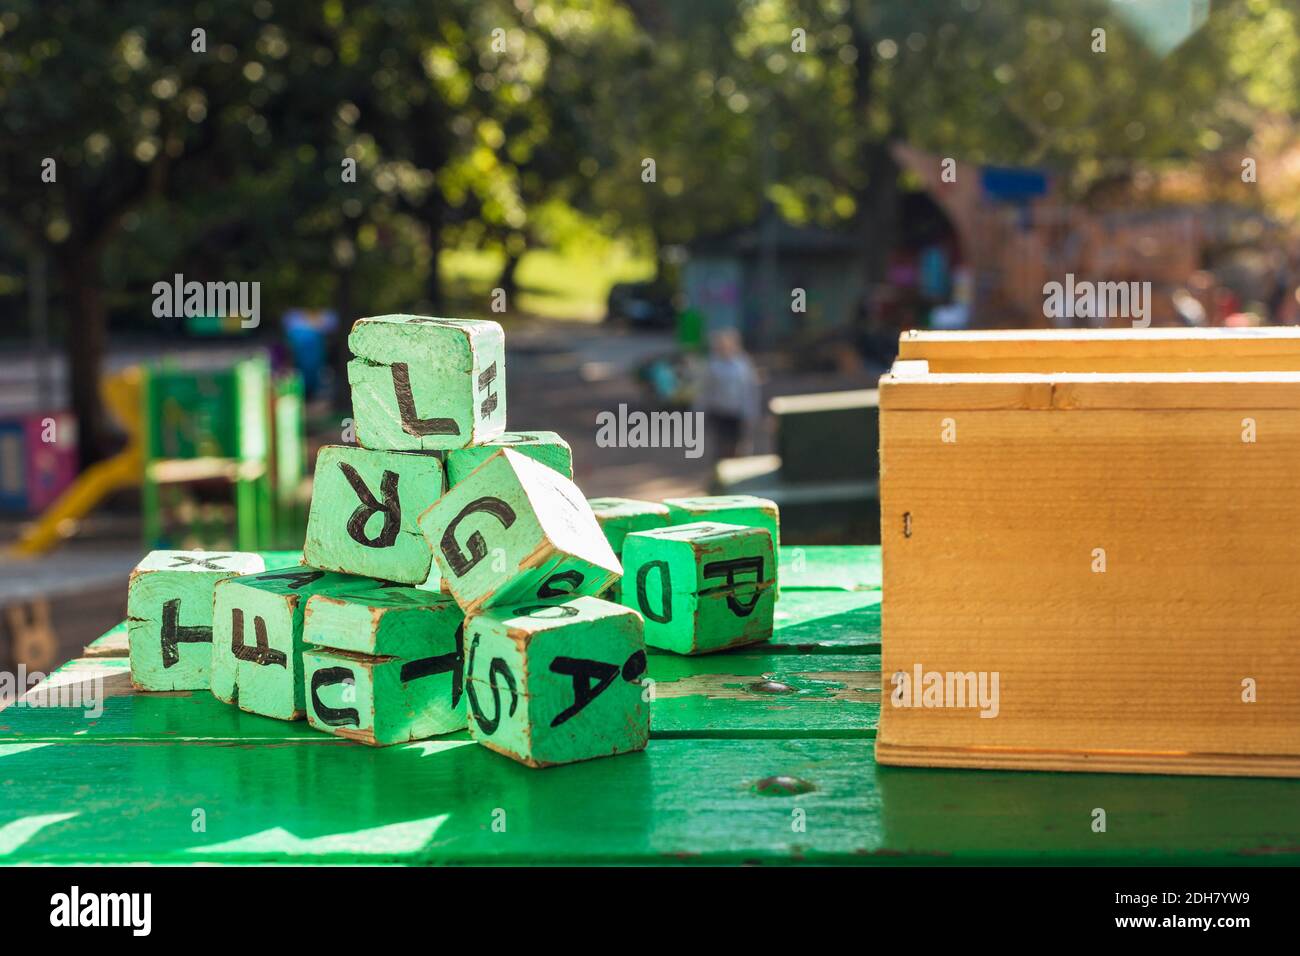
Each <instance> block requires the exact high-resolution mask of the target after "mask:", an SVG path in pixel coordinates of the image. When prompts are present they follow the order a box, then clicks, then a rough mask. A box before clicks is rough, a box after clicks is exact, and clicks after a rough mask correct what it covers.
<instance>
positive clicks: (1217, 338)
mask: <svg viewBox="0 0 1300 956" xmlns="http://www.w3.org/2000/svg"><path fill="white" fill-rule="evenodd" d="M1065 354H1068V355H1069V356H1071V357H1089V356H1126V357H1132V356H1152V357H1161V356H1168V357H1175V356H1187V355H1197V356H1201V355H1204V356H1216V355H1218V356H1229V355H1274V354H1281V355H1292V354H1300V326H1266V327H1258V328H1240V329H1238V328H1231V329H1230V328H1209V329H1191V328H1170V329H1166V328H1156V329H1150V328H1148V329H1134V328H1124V329H983V330H974V331H953V332H932V331H925V330H920V329H910V330H908V331H905V332H903V333H902V334H901V335H900V336H899V350H898V355H899V358H903V359H926V358H941V357H956V356H960V357H963V358H1022V357H1038V358H1043V357H1049V356H1057V355H1065Z"/></svg>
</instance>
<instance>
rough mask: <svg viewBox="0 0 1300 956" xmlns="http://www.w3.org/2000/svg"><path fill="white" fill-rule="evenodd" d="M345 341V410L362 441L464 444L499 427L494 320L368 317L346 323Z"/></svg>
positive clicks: (502, 422)
mask: <svg viewBox="0 0 1300 956" xmlns="http://www.w3.org/2000/svg"><path fill="white" fill-rule="evenodd" d="M348 348H349V349H351V350H352V354H353V355H354V356H356V357H355V358H354V359H352V361H350V362H349V363H348V382H349V384H350V385H351V387H352V415H353V418H354V419H355V423H356V434H357V441H358V442H359V443H360V444H362V445H364V446H365V447H366V448H376V449H395V450H403V451H439V450H445V449H450V448H464V447H465V446H466V445H479V444H483V443H484V442H488V441H491V440H492V439H494V438H496V437H497V436H499V435H500V434H501V433H502V432H504V431H505V428H506V365H505V359H506V355H505V334H504V333H503V332H502V330H501V326H500V325H498V324H497V323H496V322H488V321H480V320H476V319H439V318H432V317H429V316H419V315H380V316H374V317H371V318H365V319H358V320H357V321H356V322H355V323H354V324H353V326H352V331H351V333H350V334H349V336H348Z"/></svg>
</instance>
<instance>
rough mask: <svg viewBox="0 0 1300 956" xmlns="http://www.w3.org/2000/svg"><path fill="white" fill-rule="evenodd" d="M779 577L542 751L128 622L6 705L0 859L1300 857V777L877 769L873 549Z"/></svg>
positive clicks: (1243, 860)
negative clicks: (744, 614) (280, 709)
mask: <svg viewBox="0 0 1300 956" xmlns="http://www.w3.org/2000/svg"><path fill="white" fill-rule="evenodd" d="M276 558H277V559H278V558H279V556H276ZM272 563H273V562H272V558H271V557H269V556H268V566H271V565H272ZM275 563H276V564H278V563H279V560H276V562H275ZM780 577H781V583H782V594H781V600H780V602H779V603H778V605H777V611H776V621H775V628H776V630H775V635H774V638H773V640H772V641H770V642H768V643H766V644H762V645H757V646H755V647H751V648H745V649H742V650H739V651H729V652H726V653H722V654H710V655H705V656H701V657H679V656H677V655H672V654H660V653H653V652H652V653H650V654H649V655H648V667H649V670H648V676H649V677H650V678H651V679H652V680H654V682H655V683H654V689H655V696H654V700H653V701H652V703H651V705H650V709H651V725H650V726H651V730H650V743H649V746H648V747H647V748H646V749H645V750H644V751H642V752H638V753H632V754H626V755H623V756H620V757H617V758H615V759H613V760H590V761H584V762H582V763H575V764H571V765H567V766H563V767H555V768H552V769H549V770H547V771H545V772H543V773H538V772H536V771H533V770H530V769H528V768H527V767H523V766H520V765H518V764H516V763H514V762H512V761H509V760H502V759H501V758H500V757H498V756H496V755H495V754H492V753H488V752H487V751H486V749H485V748H483V747H480V746H476V745H474V744H473V742H472V741H471V740H470V739H469V735H468V734H467V733H464V732H461V733H457V734H453V735H451V736H450V737H447V738H439V739H436V740H423V741H416V742H414V743H410V744H406V745H398V746H395V747H386V748H382V749H374V748H370V747H361V746H357V745H356V744H353V743H351V742H349V741H347V740H344V739H342V738H339V737H335V736H330V735H327V734H322V733H319V732H317V731H316V730H313V729H312V728H311V727H309V726H308V725H307V724H306V723H305V722H303V721H298V722H296V723H294V722H286V721H280V720H272V719H269V718H266V717H261V716H258V715H256V714H249V713H245V712H243V711H241V710H238V709H236V708H233V707H229V706H227V705H225V704H223V703H221V702H220V701H218V700H216V699H215V698H213V697H212V696H211V695H210V694H208V693H207V692H205V691H195V692H193V693H184V692H178V693H175V694H161V695H159V694H152V695H151V694H137V693H134V692H133V689H132V688H131V684H130V676H129V672H128V662H127V659H126V657H125V656H124V655H125V648H124V647H123V646H122V645H121V642H120V631H118V632H117V633H110V634H109V635H106V636H105V638H103V639H101V641H102V642H103V643H104V645H105V646H104V648H103V650H102V653H103V654H116V655H117V656H93V657H86V658H82V659H79V660H76V661H73V662H71V663H69V664H66V665H64V667H63V668H61V669H60V670H59V671H58V672H57V675H56V676H57V679H58V683H59V685H60V686H61V687H63V688H65V689H69V688H72V687H75V686H78V683H80V684H83V685H84V684H91V685H93V684H94V682H95V681H96V680H98V681H99V682H100V684H101V686H102V690H103V697H104V699H103V700H102V702H101V705H100V707H99V708H92V709H86V708H83V707H78V706H44V707H27V706H10V707H9V708H7V709H6V710H4V711H0V779H3V780H4V781H5V786H4V799H3V801H0V863H9V864H60V863H63V864H93V863H160V864H186V863H229V864H247V863H259V862H266V863H308V864H310V863H398V864H507V865H527V864H531V863H608V864H661V863H671V864H682V863H686V864H690V863H702V864H744V863H753V864H765V865H787V864H799V863H816V864H849V865H863V864H876V865H879V864H887V865H895V864H918V863H925V864H989V863H1015V864H1060V863H1073V864H1142V865H1162V864H1163V865H1178V864H1218V865H1229V866H1249V865H1265V866H1268V865H1273V866H1277V865H1288V866H1295V865H1297V864H1300V780H1269V779H1258V778H1256V779H1247V778H1227V777H1169V776H1148V775H1132V774H1087V773H1071V774H1065V773H1040V772H1021V773H1012V772H1002V771H979V770H928V769H922V768H912V767H879V766H877V765H876V763H875V760H874V758H873V755H872V741H873V738H874V736H875V727H876V721H877V717H878V713H879V688H880V674H879V657H878V656H877V655H878V653H879V650H880V617H879V607H880V562H879V549H877V548H867V547H836V548H813V547H801V546H798V545H792V544H787V546H786V547H785V548H783V549H782V555H781V571H780ZM115 630H117V629H115ZM96 644H97V645H99V644H100V642H96ZM90 651H91V653H94V654H99V653H101V651H100V650H99V649H98V648H97V647H95V646H92V648H91V649H90ZM97 711H98V712H97ZM798 791H802V792H798ZM1095 807H1104V808H1105V809H1106V814H1107V823H1108V826H1107V830H1106V832H1105V833H1096V832H1094V831H1093V829H1092V820H1093V817H1092V811H1093V808H1095ZM198 811H202V813H201V816H200V814H199V813H198ZM795 811H802V816H803V818H804V827H803V829H802V830H799V829H797V828H796V827H793V826H792V822H793V821H794V820H795V819H796V817H797V816H798V814H796V813H795ZM200 819H201V821H202V826H201V827H200V826H199V821H200ZM496 821H501V822H502V823H503V824H504V826H503V827H502V826H498V827H494V826H493V824H494V822H496Z"/></svg>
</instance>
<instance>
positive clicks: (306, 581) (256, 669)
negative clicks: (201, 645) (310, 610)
mask: <svg viewBox="0 0 1300 956" xmlns="http://www.w3.org/2000/svg"><path fill="white" fill-rule="evenodd" d="M383 583H384V582H382V581H376V580H373V579H370V578H358V577H354V576H352V575H348V574H334V573H332V572H329V571H322V570H319V569H318V568H312V567H307V566H306V565H303V566H301V567H297V568H285V569H284V570H281V571H267V572H264V573H262V574H253V575H247V576H245V577H241V578H231V579H229V580H226V581H221V582H219V583H218V584H217V587H216V589H215V590H214V592H213V610H212V693H213V694H215V695H216V696H217V698H218V699H219V700H224V701H225V702H226V703H228V704H236V705H238V706H239V708H240V709H241V710H246V711H249V712H250V713H254V714H264V715H266V716H267V717H278V718H280V719H281V720H297V719H299V718H300V717H302V716H303V714H304V712H305V711H304V696H303V681H302V652H303V621H304V618H305V616H306V605H307V601H308V599H309V598H311V597H312V596H314V595H317V594H352V593H357V592H360V591H363V590H366V589H368V588H378V587H381V586H382V585H383Z"/></svg>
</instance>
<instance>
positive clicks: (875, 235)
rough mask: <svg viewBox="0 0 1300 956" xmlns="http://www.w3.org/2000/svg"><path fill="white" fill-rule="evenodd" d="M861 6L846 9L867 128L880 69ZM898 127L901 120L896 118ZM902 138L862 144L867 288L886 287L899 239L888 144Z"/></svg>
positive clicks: (861, 223)
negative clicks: (873, 84) (875, 76)
mask: <svg viewBox="0 0 1300 956" xmlns="http://www.w3.org/2000/svg"><path fill="white" fill-rule="evenodd" d="M861 6H862V5H861V4H855V3H850V4H849V6H848V14H847V16H848V21H849V23H848V25H849V29H850V31H851V33H852V38H853V40H852V42H853V45H854V47H855V48H856V49H857V51H858V60H857V68H856V71H855V74H854V78H853V92H854V99H855V103H854V111H855V112H856V113H857V115H858V116H859V117H861V119H862V122H863V123H864V124H865V123H866V121H867V116H868V114H869V113H870V110H871V101H872V96H873V91H872V89H871V79H872V73H873V72H874V71H875V65H876V52H875V49H876V45H875V37H874V36H872V34H871V31H870V30H868V29H867V26H866V23H865V19H866V13H865V11H864V10H862V9H860V7H861ZM894 120H895V122H897V117H894ZM900 135H901V130H900V129H897V128H895V129H890V130H889V131H888V132H887V133H886V134H885V135H884V136H883V137H882V138H881V139H879V140H870V141H867V142H864V143H863V144H862V147H861V150H860V152H859V156H860V158H861V166H862V169H863V170H864V171H865V173H866V181H865V182H864V183H863V184H862V187H861V188H860V189H859V190H858V194H857V196H856V197H855V198H856V200H857V204H858V228H859V234H860V235H861V237H862V255H863V262H862V266H863V272H864V273H865V279H866V282H867V285H868V288H870V287H873V286H875V285H876V284H877V283H879V282H883V281H884V279H885V275H886V272H887V270H888V266H889V254H890V252H891V251H892V249H893V247H894V243H895V242H896V241H897V237H898V234H899V225H900V223H899V209H900V205H899V196H898V174H899V169H898V164H897V163H895V162H894V157H893V154H892V153H891V152H890V151H889V140H890V138H892V137H898V136H900Z"/></svg>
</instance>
